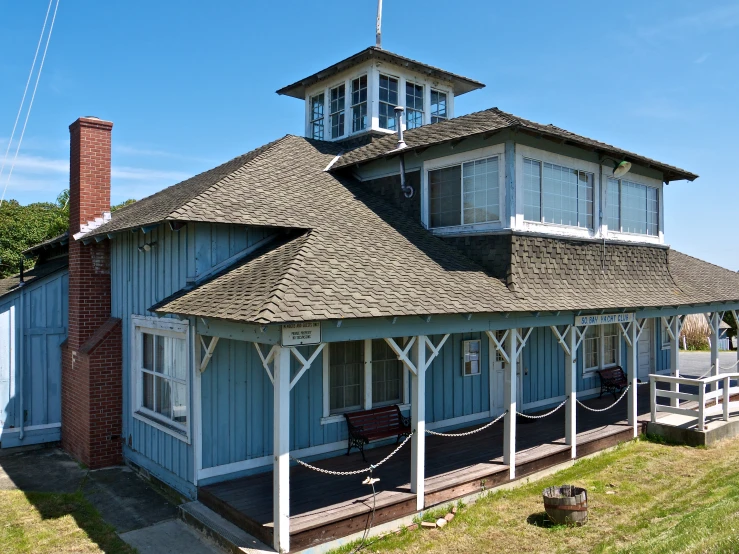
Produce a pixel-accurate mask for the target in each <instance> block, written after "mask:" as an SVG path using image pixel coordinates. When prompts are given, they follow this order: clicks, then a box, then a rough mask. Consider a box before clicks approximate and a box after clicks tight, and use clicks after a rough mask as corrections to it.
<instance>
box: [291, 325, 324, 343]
mask: <svg viewBox="0 0 739 554" xmlns="http://www.w3.org/2000/svg"><path fill="white" fill-rule="evenodd" d="M320 342H321V324H320V323H319V322H312V323H288V324H286V325H283V326H282V346H300V345H301V344H320Z"/></svg>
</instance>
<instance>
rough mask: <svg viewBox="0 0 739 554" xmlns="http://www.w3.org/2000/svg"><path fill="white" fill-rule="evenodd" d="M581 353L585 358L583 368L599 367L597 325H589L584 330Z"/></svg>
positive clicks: (598, 333)
mask: <svg viewBox="0 0 739 554" xmlns="http://www.w3.org/2000/svg"><path fill="white" fill-rule="evenodd" d="M583 355H584V358H585V361H584V364H585V365H584V367H585V369H597V368H599V367H600V362H599V359H600V329H599V327H598V326H590V327H588V330H587V331H586V332H585V339H584V340H583Z"/></svg>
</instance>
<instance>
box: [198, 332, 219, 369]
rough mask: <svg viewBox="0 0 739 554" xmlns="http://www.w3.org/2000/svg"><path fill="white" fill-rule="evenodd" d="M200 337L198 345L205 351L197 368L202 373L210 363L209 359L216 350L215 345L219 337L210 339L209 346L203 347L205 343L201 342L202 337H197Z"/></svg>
mask: <svg viewBox="0 0 739 554" xmlns="http://www.w3.org/2000/svg"><path fill="white" fill-rule="evenodd" d="M198 336H199V337H200V344H202V345H203V350H204V351H205V356H204V357H203V360H202V361H201V362H200V367H199V368H198V369H199V370H200V373H203V372H204V371H205V370H206V369H207V367H208V364H209V363H210V359H211V358H212V357H213V352H215V350H216V345H217V344H218V339H219V337H212V338H211V339H210V344H209V345H207V346H206V345H205V341H204V340H203V335H198Z"/></svg>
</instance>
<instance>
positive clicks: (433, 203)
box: [428, 165, 462, 228]
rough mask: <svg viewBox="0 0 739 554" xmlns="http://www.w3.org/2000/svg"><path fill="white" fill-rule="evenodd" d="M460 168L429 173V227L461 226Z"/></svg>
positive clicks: (436, 170)
mask: <svg viewBox="0 0 739 554" xmlns="http://www.w3.org/2000/svg"><path fill="white" fill-rule="evenodd" d="M461 173H462V168H461V166H458V165H455V166H453V167H445V168H443V169H435V170H433V171H429V174H428V177H429V225H430V226H431V227H432V228H433V227H451V226H453V225H459V224H461V222H462V221H461V208H462V198H461Z"/></svg>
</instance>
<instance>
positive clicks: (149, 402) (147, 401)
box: [141, 373, 154, 410]
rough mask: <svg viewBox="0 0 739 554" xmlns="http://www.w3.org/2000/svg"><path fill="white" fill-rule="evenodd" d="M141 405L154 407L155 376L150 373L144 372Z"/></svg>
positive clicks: (151, 408) (150, 408)
mask: <svg viewBox="0 0 739 554" xmlns="http://www.w3.org/2000/svg"><path fill="white" fill-rule="evenodd" d="M141 375H142V385H143V387H142V389H143V390H142V394H141V399H142V400H141V405H142V406H143V407H144V408H147V409H149V410H153V409H154V376H153V375H151V374H150V373H142V374H141Z"/></svg>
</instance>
